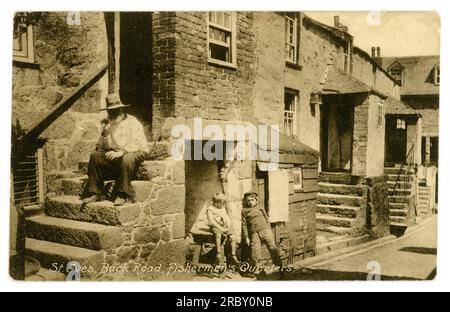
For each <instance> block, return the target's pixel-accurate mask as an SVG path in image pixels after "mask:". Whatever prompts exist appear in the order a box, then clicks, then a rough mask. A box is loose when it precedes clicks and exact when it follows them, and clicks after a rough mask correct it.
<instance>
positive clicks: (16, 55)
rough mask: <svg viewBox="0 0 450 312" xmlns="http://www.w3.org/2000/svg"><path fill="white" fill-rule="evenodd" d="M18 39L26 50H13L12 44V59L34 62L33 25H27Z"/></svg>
mask: <svg viewBox="0 0 450 312" xmlns="http://www.w3.org/2000/svg"><path fill="white" fill-rule="evenodd" d="M20 40H21V43H22V46H23V47H25V49H26V50H25V51H24V50H14V45H13V61H16V62H23V63H32V64H34V63H35V53H34V31H33V25H30V24H28V25H27V31H26V32H23V33H22V36H21V38H20Z"/></svg>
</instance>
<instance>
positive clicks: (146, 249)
mask: <svg viewBox="0 0 450 312" xmlns="http://www.w3.org/2000/svg"><path fill="white" fill-rule="evenodd" d="M139 177H140V178H143V179H145V182H147V181H150V183H151V184H148V185H147V188H144V189H142V187H141V188H140V192H141V194H139V190H138V191H137V194H136V199H137V200H140V201H138V202H137V204H138V206H139V208H138V210H137V211H136V214H135V217H136V218H134V219H133V220H130V221H129V222H127V223H125V224H123V225H122V230H123V235H122V244H121V245H120V247H118V248H116V249H112V250H108V251H107V254H106V256H105V263H107V264H109V265H111V266H128V267H129V268H130V270H131V269H133V268H136V269H137V271H133V272H129V275H128V276H127V277H126V278H127V279H129V278H137V279H139V278H140V277H141V278H143V277H144V276H145V279H147V280H148V279H153V278H156V279H171V277H170V276H168V275H169V274H170V273H175V272H169V270H171V268H172V269H173V268H174V267H183V266H184V265H185V257H186V244H185V213H184V209H185V178H184V161H173V160H171V159H170V158H168V159H166V160H163V161H148V162H144V163H143V165H142V166H141V169H140V172H139ZM135 182H141V181H135ZM142 182H144V181H142ZM142 182H141V183H142ZM136 189H139V188H136ZM138 212H139V213H138ZM152 268H153V269H152ZM158 268H160V269H161V272H158V270H159V269H158ZM139 269H141V270H145V272H142V271H139ZM110 275H111V274H108V273H107V274H104V276H102V278H108V276H110ZM113 275H114V274H113ZM130 275H131V276H130Z"/></svg>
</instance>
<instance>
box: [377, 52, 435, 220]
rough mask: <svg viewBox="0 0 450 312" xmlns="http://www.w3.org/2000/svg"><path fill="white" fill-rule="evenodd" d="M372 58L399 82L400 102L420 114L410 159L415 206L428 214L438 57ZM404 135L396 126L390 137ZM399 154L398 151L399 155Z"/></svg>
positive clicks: (431, 205)
mask: <svg viewBox="0 0 450 312" xmlns="http://www.w3.org/2000/svg"><path fill="white" fill-rule="evenodd" d="M375 59H376V61H377V62H378V63H379V64H380V66H382V67H383V68H385V69H386V70H387V71H388V72H389V73H390V74H391V75H392V76H393V77H394V78H395V79H396V80H397V82H398V84H399V85H400V86H401V87H400V96H401V100H402V102H404V103H406V104H407V105H408V106H409V107H411V108H412V109H414V111H415V112H416V113H417V114H420V116H421V117H422V118H421V119H422V121H421V123H422V130H421V133H420V134H419V137H418V141H417V142H416V143H415V146H416V148H415V155H416V157H415V158H416V159H415V162H414V163H415V164H416V165H417V168H418V169H417V179H418V183H419V185H418V188H417V189H418V196H417V197H418V200H417V206H418V207H419V209H418V214H422V215H429V214H430V213H432V212H433V211H434V210H435V207H436V202H437V185H438V184H437V182H438V180H437V171H438V162H439V84H440V57H439V55H430V56H406V57H381V55H377V57H376V58H375ZM408 120H409V121H408ZM410 120H411V118H409V119H408V118H407V119H405V118H397V119H396V121H393V123H394V122H395V123H397V122H399V123H400V124H403V123H405V122H406V123H407V124H408V123H409V122H410ZM400 128H402V127H400ZM403 132H404V131H403ZM405 135H407V136H408V137H410V135H409V134H406V133H402V130H401V129H400V130H398V131H397V133H396V135H395V136H393V137H401V136H405ZM399 146H400V148H402V149H403V151H406V150H409V149H411V144H409V145H408V147H406V146H404V144H400V145H399ZM406 153H408V152H406ZM401 154H402V153H399V155H401ZM410 156H411V153H410ZM401 161H403V160H401ZM406 161H409V160H408V159H407V160H406Z"/></svg>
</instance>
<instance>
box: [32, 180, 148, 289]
mask: <svg viewBox="0 0 450 312" xmlns="http://www.w3.org/2000/svg"><path fill="white" fill-rule="evenodd" d="M81 174H83V172H81ZM86 180H87V177H86V176H80V177H76V178H73V177H70V178H66V179H63V180H62V188H61V192H59V194H57V195H56V196H52V197H50V198H48V199H47V200H46V202H45V204H44V207H43V209H41V210H40V209H38V207H34V208H30V209H29V211H27V212H26V213H27V217H26V236H27V238H26V255H27V256H30V257H32V258H34V259H36V260H38V261H39V263H40V265H41V267H42V268H43V270H42V272H41V273H42V274H38V276H34V277H33V278H32V280H41V279H45V280H61V274H50V273H54V272H55V271H58V272H59V273H63V274H67V271H66V266H67V263H68V262H71V261H77V262H79V263H80V265H81V268H82V269H83V270H84V271H83V272H82V277H84V279H89V278H94V277H95V276H94V275H92V274H93V272H92V269H94V270H96V271H99V270H100V268H101V267H102V265H103V263H104V262H105V255H106V254H107V252H108V250H112V249H115V248H117V247H119V246H120V245H121V244H122V241H123V233H122V231H123V225H125V224H127V223H128V222H130V221H132V220H135V219H136V218H137V217H138V216H139V214H140V213H141V208H140V206H139V203H138V202H136V203H127V204H126V205H123V206H119V207H116V206H114V205H113V203H112V202H111V201H106V200H105V201H100V202H95V203H91V204H88V205H85V204H83V203H82V201H81V199H80V198H79V194H80V193H81V191H82V189H83V188H84V185H85V183H86ZM111 183H112V182H111ZM151 185H152V182H151V181H132V188H133V190H134V194H135V198H136V200H137V201H143V200H145V199H146V198H147V197H148V195H149V193H150V190H151Z"/></svg>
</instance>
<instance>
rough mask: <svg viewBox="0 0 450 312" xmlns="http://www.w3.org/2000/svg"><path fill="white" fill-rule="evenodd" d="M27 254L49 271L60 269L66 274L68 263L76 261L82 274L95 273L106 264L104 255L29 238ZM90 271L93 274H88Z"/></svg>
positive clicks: (99, 252)
mask: <svg viewBox="0 0 450 312" xmlns="http://www.w3.org/2000/svg"><path fill="white" fill-rule="evenodd" d="M25 254H26V255H27V256H30V257H33V258H35V259H36V260H38V261H39V263H40V264H41V266H42V267H44V268H47V269H60V270H61V271H60V272H62V273H65V272H66V268H67V263H68V262H71V261H76V262H78V263H79V264H80V267H81V270H82V273H81V277H83V273H84V274H88V273H93V272H94V271H97V272H98V271H99V270H100V269H101V266H102V263H103V262H104V253H103V252H102V251H94V250H89V249H85V248H79V247H73V246H68V245H62V244H58V243H52V242H47V241H41V240H36V239H32V238H27V239H26V243H25ZM88 270H90V271H91V272H87V271H88Z"/></svg>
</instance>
